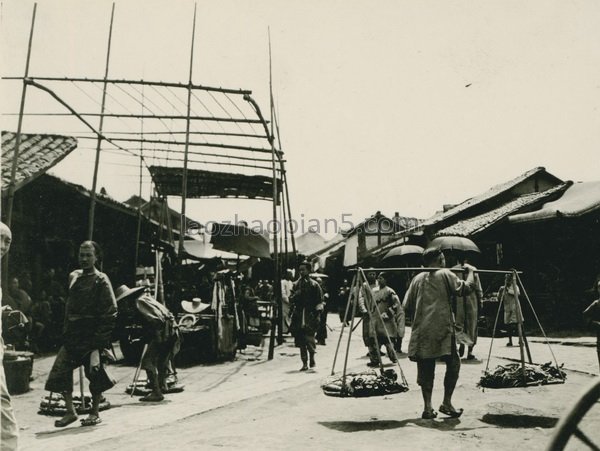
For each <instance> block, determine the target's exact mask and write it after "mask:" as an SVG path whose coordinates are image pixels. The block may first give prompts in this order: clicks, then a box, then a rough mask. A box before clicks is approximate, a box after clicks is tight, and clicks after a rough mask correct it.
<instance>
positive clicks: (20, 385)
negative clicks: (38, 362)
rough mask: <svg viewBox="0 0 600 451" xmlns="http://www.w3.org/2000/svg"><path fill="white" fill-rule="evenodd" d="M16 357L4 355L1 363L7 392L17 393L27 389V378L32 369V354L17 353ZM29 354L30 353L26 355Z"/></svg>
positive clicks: (28, 378) (24, 391)
mask: <svg viewBox="0 0 600 451" xmlns="http://www.w3.org/2000/svg"><path fill="white" fill-rule="evenodd" d="M19 354H20V355H18V356H17V357H16V358H11V357H12V356H10V357H9V358H8V359H7V358H6V357H7V356H6V355H5V358H4V361H3V365H4V373H5V375H6V386H7V388H8V393H10V394H11V395H18V394H20V393H26V392H28V391H29V380H30V378H31V373H32V371H33V354H31V353H30V352H27V353H25V352H23V353H19ZM27 354H30V355H27Z"/></svg>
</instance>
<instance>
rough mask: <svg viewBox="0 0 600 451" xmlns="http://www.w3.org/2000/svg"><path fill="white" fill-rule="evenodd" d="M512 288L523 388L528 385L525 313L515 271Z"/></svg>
mask: <svg viewBox="0 0 600 451" xmlns="http://www.w3.org/2000/svg"><path fill="white" fill-rule="evenodd" d="M512 288H513V293H514V294H515V301H516V302H517V333H518V334H519V352H520V355H521V371H522V372H523V386H525V385H527V377H526V376H525V351H524V343H523V312H522V310H521V301H520V300H519V295H518V294H517V290H518V288H517V273H516V271H513V275H512Z"/></svg>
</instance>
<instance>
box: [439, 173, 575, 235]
mask: <svg viewBox="0 0 600 451" xmlns="http://www.w3.org/2000/svg"><path fill="white" fill-rule="evenodd" d="M570 185H571V182H566V183H562V184H560V185H557V186H555V187H552V188H550V189H548V190H546V191H542V192H539V193H531V194H523V195H521V196H519V197H517V198H516V199H513V200H511V201H510V202H507V203H505V204H504V205H501V206H500V207H498V208H495V209H494V210H490V211H487V212H485V213H483V214H480V215H477V216H474V217H473V218H469V219H465V220H463V221H459V222H457V223H456V224H452V225H451V226H448V227H446V228H443V229H441V230H439V231H438V232H437V233H436V236H464V237H468V236H472V235H474V234H476V233H479V232H482V231H483V230H485V229H487V228H488V227H490V226H492V225H493V224H496V223H497V222H499V221H501V220H502V219H504V218H506V217H507V216H509V215H511V214H514V213H516V212H518V211H520V210H523V209H525V208H527V207H533V206H534V205H535V204H539V203H541V202H543V201H545V200H548V199H549V198H551V197H552V196H556V195H557V194H560V193H561V192H563V191H564V190H566V189H567V188H568V187H569V186H570Z"/></svg>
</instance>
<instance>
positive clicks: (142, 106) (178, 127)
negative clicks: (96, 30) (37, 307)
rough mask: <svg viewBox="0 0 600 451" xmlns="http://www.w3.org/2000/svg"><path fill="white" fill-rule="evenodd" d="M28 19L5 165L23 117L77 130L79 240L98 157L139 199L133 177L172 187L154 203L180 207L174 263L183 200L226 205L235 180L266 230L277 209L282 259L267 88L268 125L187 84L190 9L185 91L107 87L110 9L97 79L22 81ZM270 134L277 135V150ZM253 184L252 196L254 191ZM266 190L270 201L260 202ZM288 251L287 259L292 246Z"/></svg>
mask: <svg viewBox="0 0 600 451" xmlns="http://www.w3.org/2000/svg"><path fill="white" fill-rule="evenodd" d="M36 10H37V3H36V4H34V7H33V14H32V20H31V29H30V34H29V43H28V52H27V58H26V65H25V73H24V75H23V76H10V77H3V80H5V81H14V82H21V85H22V93H21V103H20V109H19V112H18V126H17V131H16V134H17V142H16V145H15V157H14V162H15V164H16V162H17V160H18V154H19V150H20V149H19V147H20V142H19V141H20V140H19V137H20V136H21V132H22V125H23V120H24V118H26V117H36V116H40V117H43V118H44V120H45V121H48V122H51V121H52V120H54V118H59V119H60V118H62V119H60V120H62V121H67V122H69V121H70V124H71V125H70V126H72V127H75V128H77V129H78V134H77V136H75V137H76V138H77V139H78V140H83V141H90V142H92V143H93V142H95V144H96V149H95V150H96V152H95V164H94V172H93V185H92V190H91V193H92V197H91V202H90V210H89V219H88V227H89V228H88V238H89V239H92V238H93V234H94V219H95V217H94V212H95V204H96V198H95V196H96V191H97V180H98V170H99V164H100V157H101V154H102V153H104V152H106V151H112V152H115V151H117V152H123V153H125V154H127V155H129V156H131V157H132V158H135V159H137V160H138V161H139V166H140V190H141V183H142V182H141V177H142V175H143V174H142V173H143V171H142V168H143V167H146V168H147V169H148V170H149V172H150V177H151V178H152V182H154V185H155V187H156V189H157V191H158V193H159V194H161V189H160V187H164V186H165V185H164V184H162V182H164V180H163V179H161V178H160V176H159V175H158V174H159V173H160V174H166V173H169V174H170V175H171V181H172V180H177V181H180V189H179V190H178V189H177V188H175V187H174V186H173V185H172V184H171V185H169V186H170V188H169V189H168V190H167V191H165V192H163V193H162V194H163V195H164V196H166V195H179V196H180V197H181V218H182V220H181V228H180V234H179V246H178V248H179V262H180V263H181V260H182V258H183V255H184V245H183V241H184V237H185V234H186V230H187V229H186V221H185V211H186V199H187V198H188V197H190V196H189V195H190V194H191V195H192V196H191V197H195V198H201V197H202V198H214V197H218V198H225V197H232V196H231V190H230V188H231V185H232V184H235V183H236V177H237V180H238V181H239V180H241V181H243V182H244V183H242V185H241V186H238V187H237V190H236V196H235V197H242V198H244V197H245V198H256V199H264V200H270V201H271V202H272V204H273V223H274V224H279V222H278V218H279V215H278V212H277V208H278V206H279V207H280V208H281V210H282V214H281V216H282V218H283V223H284V224H285V227H283V234H284V236H285V237H286V244H285V248H286V251H287V233H288V230H287V229H288V224H289V223H290V222H291V211H290V205H289V193H288V189H287V178H286V171H285V164H284V163H285V161H284V159H283V152H282V151H281V149H280V147H281V140H280V137H279V127H278V126H277V127H275V121H276V118H275V109H274V106H273V104H274V102H273V93H272V83H270V86H271V89H270V98H271V99H270V100H271V102H270V104H271V105H270V113H271V121H270V122H268V121H267V120H265V118H264V117H263V115H262V113H261V110H260V108H259V106H258V103H257V102H256V101H255V100H254V99H253V98H252V91H249V90H243V89H228V88H221V87H211V86H204V85H199V84H195V83H194V82H193V70H192V68H193V61H194V43H195V32H196V5H194V16H193V25H192V37H191V49H190V63H189V78H188V81H187V83H175V82H162V81H148V80H133V79H129V80H126V79H114V78H110V77H109V68H110V52H111V44H112V29H113V21H114V14H115V5H114V3H113V5H112V10H111V16H110V26H109V33H108V44H107V52H106V65H105V72H104V77H103V78H81V77H51V76H31V75H30V74H29V66H30V60H31V48H32V43H33V37H34V28H35V18H36ZM269 57H270V40H269ZM269 70H271V67H269ZM30 88H36V89H37V90H38V91H41V92H45V93H46V94H48V95H49V96H50V97H52V98H53V99H54V100H55V101H56V102H55V103H54V104H53V106H56V109H50V110H48V109H46V110H41V111H40V110H37V111H36V110H35V108H33V110H34V111H28V112H26V111H25V103H26V94H27V91H28V89H30ZM94 90H99V91H101V94H102V95H101V101H100V102H98V101H97V100H96V99H95V98H94V97H93V95H91V94H90V92H93V91H94ZM82 94H83V96H82ZM90 100H91V102H90ZM95 107H99V112H98V111H94V110H93V109H94V108H95ZM65 109H66V110H67V111H66V112H65ZM8 115H10V113H9V114H8ZM96 119H98V121H99V122H98V125H97V126H96V125H93V124H92V122H93V121H94V120H96ZM269 125H270V128H269ZM275 128H277V140H276V138H275V136H276V135H275V133H276V130H275ZM277 143H278V144H279V148H278V146H277ZM262 154H270V158H261V157H260V155H262ZM224 166H225V167H230V168H235V171H236V172H235V173H225V172H223V171H222V170H221V171H219V172H217V171H214V170H212V169H214V168H223V167H224ZM151 167H152V168H153V169H152V170H151ZM14 173H15V166H14V165H13V168H12V177H11V182H10V185H9V189H8V195H7V206H6V222H7V223H8V225H9V226H10V223H11V219H12V210H13V201H14V193H15V181H14V178H15V177H14ZM199 174H201V175H202V177H199V178H195V179H193V180H192V181H195V182H197V183H204V182H206V181H207V180H209V179H210V178H211V175H213V176H214V177H213V179H212V180H211V184H212V185H213V187H212V188H211V189H210V190H209V189H204V190H203V189H200V188H199V187H197V186H188V185H190V176H192V177H197V176H198V175H199ZM159 179H160V180H159ZM267 179H268V180H269V182H267ZM251 181H252V182H251ZM157 182H159V183H157ZM219 183H221V187H220V188H219V186H216V185H218V184H219ZM261 184H262V186H259V185H261ZM257 187H259V188H260V189H259V188H257ZM269 190H272V192H270V193H269V192H267V191H269ZM282 194H285V195H282ZM286 211H287V218H286ZM278 234H279V230H278V228H277V227H276V228H275V229H274V230H273V235H274V236H273V239H274V265H273V268H274V276H275V277H274V279H275V288H276V289H275V296H276V301H277V304H278V307H279V308H278V312H279V314H278V319H279V321H277V323H278V324H279V325H280V327H278V329H279V336H278V339H279V341H280V342H281V341H282V337H281V334H282V328H281V324H282V323H283V318H282V315H281V312H282V306H281V302H282V301H281V290H280V288H281V286H280V285H281V283H280V274H281V268H280V267H279V265H280V261H279V246H278V240H279V237H278ZM292 247H293V252H294V254H295V252H296V250H295V245H294V241H293V239H292ZM274 323H275V322H274ZM272 355H273V334H272V340H271V346H270V350H269V358H272Z"/></svg>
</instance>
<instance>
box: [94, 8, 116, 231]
mask: <svg viewBox="0 0 600 451" xmlns="http://www.w3.org/2000/svg"><path fill="white" fill-rule="evenodd" d="M114 17H115V4H114V3H113V4H112V10H111V13H110V27H109V30H108V48H107V50H106V65H105V68H104V85H103V88H102V105H101V106H100V124H99V126H98V132H99V135H98V142H97V143H96V161H95V163H94V178H93V180H92V191H91V193H90V214H89V219H88V239H89V240H91V239H93V238H94V221H95V214H96V188H97V185H98V167H99V166H100V150H101V148H102V140H103V139H104V138H103V137H102V128H103V126H104V110H105V107H106V89H107V87H108V82H107V80H108V68H109V63H110V46H111V42H112V29H113V19H114Z"/></svg>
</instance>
